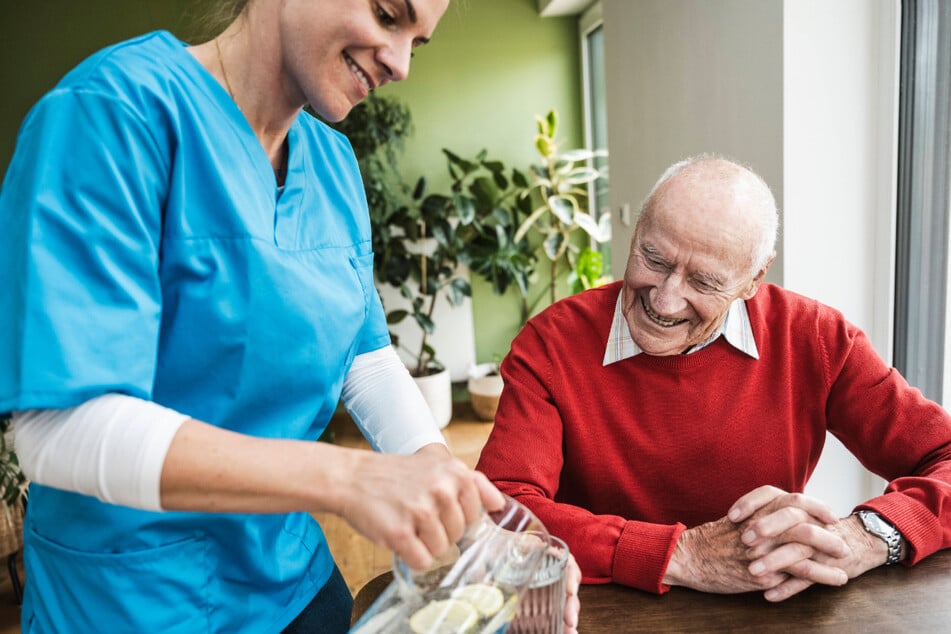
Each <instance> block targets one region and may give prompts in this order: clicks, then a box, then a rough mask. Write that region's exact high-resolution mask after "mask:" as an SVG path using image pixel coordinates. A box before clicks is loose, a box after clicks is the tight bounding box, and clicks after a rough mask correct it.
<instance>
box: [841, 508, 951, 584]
mask: <svg viewBox="0 0 951 634" xmlns="http://www.w3.org/2000/svg"><path fill="white" fill-rule="evenodd" d="M858 510H869V511H875V512H876V513H878V514H879V515H881V516H882V517H884V518H885V520H886V521H888V522H889V523H890V524H892V525H893V526H894V527H895V528H897V529H898V532H899V533H901V536H902V537H903V538H904V539H905V544H906V546H907V548H908V552H907V553H906V556H905V559H904V560H903V561H902V562H901V563H903V564H905V565H907V566H911V565H914V564H916V563H918V562H919V561H921V560H922V559H924V558H925V557H927V556H928V555H930V554H932V553H934V552H936V551H938V550H940V549H941V547H942V540H941V535H942V528H941V523H940V522H939V521H938V519H937V518H936V517H935V516H934V513H933V512H932V511H931V510H929V509H928V507H926V506H925V505H924V504H922V503H921V502H919V501H917V500H915V499H913V498H911V497H910V496H907V495H903V494H901V493H896V492H891V493H886V494H885V495H881V496H879V497H877V498H872V499H871V500H869V501H867V502H864V503H863V504H859V505H858V506H856V507H855V509H854V510H853V511H852V512H853V513H854V512H855V511H858Z"/></svg>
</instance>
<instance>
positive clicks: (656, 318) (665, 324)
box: [640, 296, 687, 328]
mask: <svg viewBox="0 0 951 634" xmlns="http://www.w3.org/2000/svg"><path fill="white" fill-rule="evenodd" d="M640 299H641V306H643V307H644V313H646V314H647V317H648V318H649V319H650V320H651V321H652V322H654V323H655V324H657V325H658V326H661V327H662V328H673V327H674V326H679V325H680V324H682V323H684V322H685V321H687V320H686V319H668V318H666V317H661V316H660V315H658V314H657V313H655V312H654V311H653V310H651V308H650V306H648V305H647V300H645V299H644V297H643V296H642V297H641V298H640Z"/></svg>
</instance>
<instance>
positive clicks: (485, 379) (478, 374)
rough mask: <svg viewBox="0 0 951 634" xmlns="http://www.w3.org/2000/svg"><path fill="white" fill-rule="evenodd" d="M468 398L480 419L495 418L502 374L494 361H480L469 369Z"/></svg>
mask: <svg viewBox="0 0 951 634" xmlns="http://www.w3.org/2000/svg"><path fill="white" fill-rule="evenodd" d="M467 387H468V388H469V399H470V400H471V402H472V409H473V410H474V411H475V413H476V416H478V417H479V418H480V419H482V420H489V421H490V420H495V410H496V409H497V408H498V406H499V396H500V395H501V394H502V387H503V384H502V375H501V374H499V373H498V366H497V365H496V364H495V363H480V364H478V365H474V366H472V368H471V369H470V370H469V380H468V382H467Z"/></svg>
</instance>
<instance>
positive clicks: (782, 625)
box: [353, 550, 951, 634]
mask: <svg viewBox="0 0 951 634" xmlns="http://www.w3.org/2000/svg"><path fill="white" fill-rule="evenodd" d="M391 578H392V577H391V576H390V575H389V573H385V574H382V575H379V576H378V577H376V578H374V579H373V580H371V581H370V582H369V583H368V584H367V585H366V586H365V587H364V588H363V590H361V591H360V593H358V594H357V596H356V599H355V601H354V606H353V609H354V621H356V618H358V616H359V615H360V614H362V613H363V612H364V611H365V610H366V608H367V607H369V606H370V604H371V603H372V602H373V600H374V599H375V598H376V597H377V596H379V594H380V592H382V591H383V589H384V588H385V587H386V586H387V585H388V584H389V582H390V580H391ZM579 596H580V599H581V619H580V622H579V623H578V626H579V627H578V631H579V632H580V634H624V633H627V632H810V633H812V632H835V633H837V634H838V633H841V632H889V633H890V632H922V633H925V632H927V633H929V634H930V633H932V632H951V550H944V551H941V552H938V553H935V554H934V555H932V556H931V557H929V558H927V559H925V560H924V561H922V562H921V563H919V564H918V565H916V566H915V567H913V568H906V567H904V566H895V567H889V568H886V567H884V566H883V567H880V568H876V569H875V570H871V571H869V572H867V573H865V574H864V575H862V576H861V577H859V578H858V579H853V580H852V581H850V582H849V583H848V584H846V585H845V586H843V587H841V588H833V587H829V586H813V587H812V588H809V589H807V590H806V591H804V592H802V593H801V594H799V595H797V596H794V597H792V598H790V599H787V600H786V601H783V602H781V603H769V602H767V601H766V600H765V599H763V597H762V594H760V593H748V594H734V595H721V594H704V593H702V592H695V591H693V590H686V589H684V588H672V589H671V591H670V592H668V593H667V594H664V595H654V594H649V593H646V592H641V591H640V590H634V589H632V588H627V587H624V586H619V585H615V584H605V585H584V586H581V591H580V593H579Z"/></svg>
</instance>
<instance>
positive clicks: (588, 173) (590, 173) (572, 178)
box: [567, 167, 601, 185]
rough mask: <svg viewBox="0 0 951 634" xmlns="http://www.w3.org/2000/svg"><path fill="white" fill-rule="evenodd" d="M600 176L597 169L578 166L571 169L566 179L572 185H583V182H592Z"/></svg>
mask: <svg viewBox="0 0 951 634" xmlns="http://www.w3.org/2000/svg"><path fill="white" fill-rule="evenodd" d="M600 177H601V173H600V172H598V170H596V169H594V168H591V167H580V168H576V169H573V170H571V171H570V172H569V173H568V177H567V180H568V182H569V183H571V184H572V185H584V184H585V183H593V182H594V181H596V180H598V179H599V178H600Z"/></svg>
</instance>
